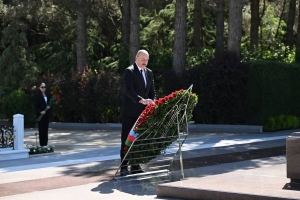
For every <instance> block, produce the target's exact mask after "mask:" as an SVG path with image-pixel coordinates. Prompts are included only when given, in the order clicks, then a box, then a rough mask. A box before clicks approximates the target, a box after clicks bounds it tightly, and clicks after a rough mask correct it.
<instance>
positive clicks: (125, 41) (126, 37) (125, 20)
mask: <svg viewBox="0 0 300 200" xmlns="http://www.w3.org/2000/svg"><path fill="white" fill-rule="evenodd" d="M121 34H122V37H121V54H122V55H126V57H128V53H129V52H128V49H129V43H130V1H128V0H123V5H122V27H121ZM126 52H127V54H126Z"/></svg>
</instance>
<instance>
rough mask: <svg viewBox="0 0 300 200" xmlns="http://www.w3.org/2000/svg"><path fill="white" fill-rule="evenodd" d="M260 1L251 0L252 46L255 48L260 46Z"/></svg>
mask: <svg viewBox="0 0 300 200" xmlns="http://www.w3.org/2000/svg"><path fill="white" fill-rule="evenodd" d="M259 1H260V0H251V32H250V48H251V50H254V49H255V48H257V47H258V28H259V23H260V18H259Z"/></svg>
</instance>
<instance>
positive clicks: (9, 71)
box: [0, 20, 36, 96]
mask: <svg viewBox="0 0 300 200" xmlns="http://www.w3.org/2000/svg"><path fill="white" fill-rule="evenodd" d="M24 28H25V25H24V24H23V23H21V22H18V21H15V20H14V21H12V22H11V23H10V24H9V26H7V27H6V28H5V29H4V30H3V39H2V44H3V45H4V46H6V48H5V50H4V52H3V53H2V56H1V57H0V71H1V74H0V96H3V95H5V94H6V93H7V92H9V91H12V90H15V89H17V88H19V87H20V86H21V85H22V84H24V83H26V82H28V81H32V80H33V79H34V78H35V72H36V66H35V63H34V62H32V60H33V59H34V56H33V55H32V54H30V53H28V52H27V47H28V43H27V38H26V34H25V32H24V31H22V30H23V29H24Z"/></svg>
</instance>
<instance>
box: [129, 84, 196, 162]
mask: <svg viewBox="0 0 300 200" xmlns="http://www.w3.org/2000/svg"><path fill="white" fill-rule="evenodd" d="M197 102H198V96H197V95H196V94H195V93H192V92H191V89H188V90H183V89H181V90H179V91H175V92H172V93H171V94H169V95H168V96H165V97H164V98H160V99H158V100H155V102H154V104H151V105H148V106H146V108H145V109H144V111H143V112H142V113H141V115H140V116H139V118H138V120H137V121H136V123H135V124H134V126H133V127H132V129H131V131H130V133H129V134H128V137H127V140H126V142H125V148H124V150H125V152H127V155H126V159H128V160H130V164H136V163H147V162H149V161H151V160H152V159H155V158H156V157H157V156H158V155H160V154H163V153H165V151H166V149H167V148H168V147H169V146H170V145H171V144H172V142H173V141H175V140H176V139H177V138H178V131H180V132H181V131H184V130H185V129H186V126H187V123H188V121H189V120H191V118H192V110H193V108H194V107H195V106H196V104H197ZM178 127H179V130H178Z"/></svg>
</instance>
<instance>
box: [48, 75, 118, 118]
mask: <svg viewBox="0 0 300 200" xmlns="http://www.w3.org/2000/svg"><path fill="white" fill-rule="evenodd" d="M57 87H58V89H57V91H58V92H57V93H58V94H59V96H60V97H61V101H60V102H59V107H56V108H55V110H54V112H53V114H54V119H55V120H57V121H63V122H84V123H110V122H119V120H120V107H121V93H122V88H121V87H122V83H121V77H120V75H119V74H117V73H115V72H111V71H109V70H106V71H105V70H99V71H96V73H93V72H92V71H91V70H86V71H85V73H84V74H82V75H73V76H72V75H69V76H68V75H66V76H65V77H64V78H63V81H60V82H59V83H58V85H57Z"/></svg>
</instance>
